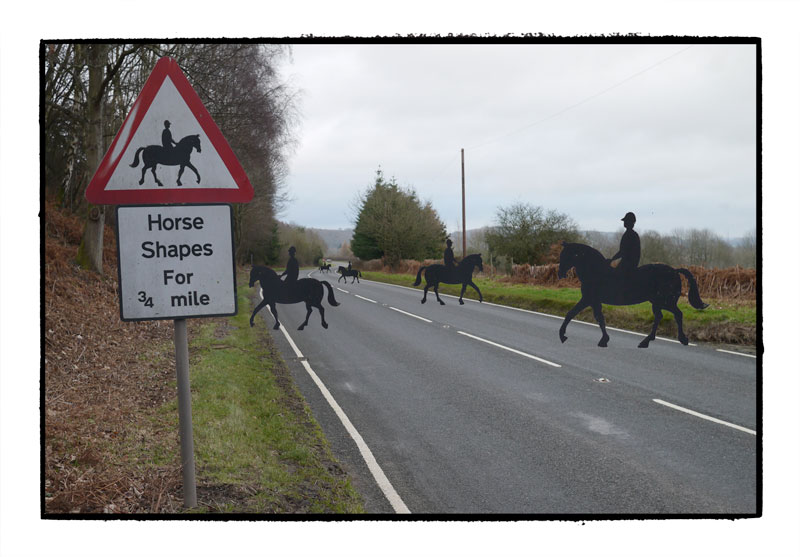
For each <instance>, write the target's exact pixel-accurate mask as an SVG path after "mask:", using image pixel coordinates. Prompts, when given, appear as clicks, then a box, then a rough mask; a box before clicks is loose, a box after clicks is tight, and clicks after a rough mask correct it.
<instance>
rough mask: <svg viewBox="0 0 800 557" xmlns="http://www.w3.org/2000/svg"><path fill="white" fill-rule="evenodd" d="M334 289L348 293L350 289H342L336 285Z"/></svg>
mask: <svg viewBox="0 0 800 557" xmlns="http://www.w3.org/2000/svg"><path fill="white" fill-rule="evenodd" d="M336 290H338V291H340V292H344V293H345V294H350V291H348V290H342V289H341V288H339V287H338V286H337V287H336Z"/></svg>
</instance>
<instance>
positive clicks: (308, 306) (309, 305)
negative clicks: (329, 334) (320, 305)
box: [297, 302, 311, 331]
mask: <svg viewBox="0 0 800 557" xmlns="http://www.w3.org/2000/svg"><path fill="white" fill-rule="evenodd" d="M309 317H311V302H306V320H305V321H303V323H302V325H300V326H299V327H297V330H298V331H302V330H303V329H305V327H306V325H308V318H309Z"/></svg>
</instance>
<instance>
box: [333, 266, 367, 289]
mask: <svg viewBox="0 0 800 557" xmlns="http://www.w3.org/2000/svg"><path fill="white" fill-rule="evenodd" d="M336 272H337V273H339V274H340V275H341V276H340V277H339V280H337V281H336V282H339V281H341V280H342V279H344V283H345V284H347V277H353V280H351V281H350V284H353V283H354V282H355V281H357V280H358V277H360V276H362V275H361V271H359V270H358V269H351V268H350V264H349V263H348V264H347V267H343V266H341V265H339V268H338V269H336ZM358 283H359V284H361V281H360V280H358Z"/></svg>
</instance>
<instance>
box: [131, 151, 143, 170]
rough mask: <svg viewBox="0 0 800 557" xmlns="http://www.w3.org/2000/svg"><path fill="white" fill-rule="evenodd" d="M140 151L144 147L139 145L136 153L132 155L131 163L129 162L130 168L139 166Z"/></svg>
mask: <svg viewBox="0 0 800 557" xmlns="http://www.w3.org/2000/svg"><path fill="white" fill-rule="evenodd" d="M142 151H144V147H139V148H138V149H136V155H134V157H133V164H131V168H136V167H137V166H139V153H141V152H142Z"/></svg>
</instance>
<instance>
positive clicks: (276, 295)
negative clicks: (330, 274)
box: [250, 265, 339, 331]
mask: <svg viewBox="0 0 800 557" xmlns="http://www.w3.org/2000/svg"><path fill="white" fill-rule="evenodd" d="M256 281H258V282H259V283H260V284H261V291H262V293H263V296H264V299H263V300H262V301H261V303H260V304H258V305H257V306H256V308H255V309H254V310H253V315H251V316H250V326H251V327H252V326H253V325H254V323H253V319H254V318H255V316H256V313H258V312H259V310H261V308H263V307H264V306H266V305H269V309H270V311H271V312H272V315H273V316H274V317H275V326H274V327H273V329H279V328H280V326H281V324H280V322H279V321H278V311H277V310H276V309H275V304H296V303H298V302H305V304H306V310H307V311H306V320H305V321H303V324H302V325H300V326H299V327H298V328H297V330H298V331H302V330H303V329H304V328H305V326H306V325H308V318H309V316H310V315H311V308H312V307H315V308H317V309H318V310H319V315H320V317H321V318H322V326H323V327H324V328H325V329H327V328H328V324H327V323H326V322H325V309H324V308H323V307H322V298H323V297H324V295H325V292H324V289H323V288H322V285H323V284H324V285H325V286H326V287H327V288H328V303H329V304H330V305H332V306H338V305H339V302H337V301H336V298H335V297H334V296H333V288H332V287H331V285H330V284H329V283H328V281H327V280H317V279H315V278H303V279H299V280H298V281H297V282H295V283H294V285H292V286H291V287H287V285H286V284H285V283H284V282H283V281H282V280H281V279H280V277H279V276H278V273H276V272H275V271H273V270H272V269H270V268H269V267H262V266H260V265H255V266H254V267H253V269H252V270H251V271H250V286H251V287H252V286H253V285H255V283H256Z"/></svg>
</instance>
